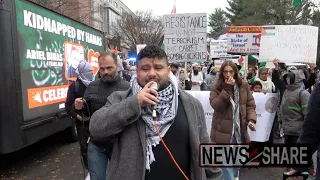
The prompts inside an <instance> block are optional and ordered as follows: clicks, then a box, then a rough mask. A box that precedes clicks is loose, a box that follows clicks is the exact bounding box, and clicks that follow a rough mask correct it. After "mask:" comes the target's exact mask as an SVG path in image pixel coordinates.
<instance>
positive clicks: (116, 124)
mask: <svg viewBox="0 0 320 180" xmlns="http://www.w3.org/2000/svg"><path fill="white" fill-rule="evenodd" d="M170 70H171V68H170V66H169V65H168V59H167V55H166V53H165V52H164V50H162V49H161V48H160V47H158V46H155V45H148V46H146V47H145V48H144V49H142V50H141V51H140V52H139V54H138V57H137V75H136V76H133V77H132V78H133V79H132V81H131V84H130V86H131V88H130V89H129V90H127V91H125V92H124V91H123V92H115V93H113V94H112V95H110V96H109V97H108V101H107V103H106V105H105V106H104V107H102V108H101V109H99V110H98V111H96V112H95V113H94V114H93V115H92V118H91V123H90V127H89V128H90V133H91V135H92V137H93V138H96V139H101V140H103V139H114V141H113V142H114V144H113V149H112V158H111V160H110V164H109V167H108V173H107V179H112V180H120V179H121V180H122V179H123V180H126V179H130V180H163V179H174V180H185V179H192V180H195V179H198V180H207V179H211V180H222V173H221V170H220V169H219V168H210V169H206V168H201V167H199V144H200V143H209V142H210V139H209V136H208V133H207V127H206V120H205V116H204V110H203V108H202V105H201V103H200V102H199V100H197V99H195V98H194V97H192V96H191V95H190V94H188V93H187V92H184V91H183V90H182V89H180V88H179V86H178V84H177V82H176V80H175V76H174V75H173V74H172V73H171V72H170ZM150 86H152V87H153V88H152V87H150ZM155 86H157V87H159V88H157V87H155ZM156 89H158V90H156ZM162 138H163V139H162ZM169 154H170V155H171V154H172V156H170V155H169ZM175 163H176V164H175ZM178 167H179V168H178Z"/></svg>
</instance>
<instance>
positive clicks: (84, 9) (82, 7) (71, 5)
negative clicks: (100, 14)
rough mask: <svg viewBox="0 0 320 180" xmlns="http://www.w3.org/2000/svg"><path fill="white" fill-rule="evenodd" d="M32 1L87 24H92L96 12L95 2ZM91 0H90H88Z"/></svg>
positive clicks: (68, 0)
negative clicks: (92, 16) (91, 20)
mask: <svg viewBox="0 0 320 180" xmlns="http://www.w3.org/2000/svg"><path fill="white" fill-rule="evenodd" d="M31 1H32V2H34V3H36V4H38V5H40V6H43V7H46V8H48V9H51V10H53V11H55V12H57V13H60V14H63V15H65V16H68V17H70V18H72V19H75V20H77V21H80V22H83V23H85V24H88V25H91V24H90V19H91V15H92V14H93V13H94V12H96V10H97V8H96V7H95V5H94V4H89V3H85V2H86V1H84V2H83V1H80V2H79V1H74V0H31ZM87 2H90V1H87Z"/></svg>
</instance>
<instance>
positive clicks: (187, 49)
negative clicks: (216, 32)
mask: <svg viewBox="0 0 320 180" xmlns="http://www.w3.org/2000/svg"><path fill="white" fill-rule="evenodd" d="M163 25H164V49H165V51H166V53H167V56H168V60H169V62H187V61H206V60H207V42H206V39H207V14H206V13H197V14H170V15H164V16H163Z"/></svg>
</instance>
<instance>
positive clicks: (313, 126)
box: [298, 83, 320, 173]
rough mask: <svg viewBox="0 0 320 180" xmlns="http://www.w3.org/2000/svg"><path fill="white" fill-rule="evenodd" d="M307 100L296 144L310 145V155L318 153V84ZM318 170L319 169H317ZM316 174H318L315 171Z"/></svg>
mask: <svg viewBox="0 0 320 180" xmlns="http://www.w3.org/2000/svg"><path fill="white" fill-rule="evenodd" d="M315 86H316V87H315V88H314V90H313V91H312V94H311V96H310V99H309V103H308V107H307V113H306V116H305V120H304V122H303V124H302V129H301V134H300V136H299V139H298V142H299V143H305V144H310V145H311V151H312V154H313V153H314V152H315V151H316V150H317V149H318V157H319V153H320V119H319V117H320V84H319V83H317V84H316V85H315ZM317 169H319V168H317ZM317 173H320V172H319V171H317Z"/></svg>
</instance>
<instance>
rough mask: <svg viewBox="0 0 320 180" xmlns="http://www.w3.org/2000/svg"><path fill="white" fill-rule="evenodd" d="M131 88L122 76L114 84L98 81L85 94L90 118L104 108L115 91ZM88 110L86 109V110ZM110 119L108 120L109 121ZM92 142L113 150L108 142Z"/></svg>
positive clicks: (91, 140) (91, 139) (91, 84)
mask: <svg viewBox="0 0 320 180" xmlns="http://www.w3.org/2000/svg"><path fill="white" fill-rule="evenodd" d="M129 87H130V84H129V82H127V81H124V80H123V79H122V78H121V77H120V76H118V77H117V78H116V81H115V82H113V83H106V82H104V81H103V80H102V79H100V78H99V79H96V80H95V81H93V82H92V83H90V85H89V86H88V88H87V90H86V91H85V94H84V99H85V100H86V102H87V105H88V107H89V109H90V112H88V113H90V116H92V114H93V113H94V112H95V111H97V110H98V109H100V108H101V107H103V106H104V105H105V104H106V102H107V98H108V97H109V96H110V95H111V94H112V93H113V92H115V91H126V90H128V89H129ZM84 110H86V109H84ZM107 120H108V119H106V121H107ZM90 142H92V143H93V144H95V145H97V146H99V147H102V148H104V149H111V147H110V144H112V143H107V142H98V141H96V140H94V139H93V138H92V137H91V138H90Z"/></svg>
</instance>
